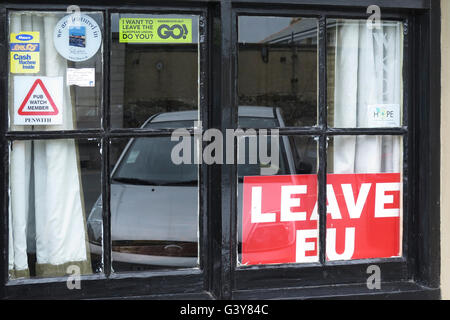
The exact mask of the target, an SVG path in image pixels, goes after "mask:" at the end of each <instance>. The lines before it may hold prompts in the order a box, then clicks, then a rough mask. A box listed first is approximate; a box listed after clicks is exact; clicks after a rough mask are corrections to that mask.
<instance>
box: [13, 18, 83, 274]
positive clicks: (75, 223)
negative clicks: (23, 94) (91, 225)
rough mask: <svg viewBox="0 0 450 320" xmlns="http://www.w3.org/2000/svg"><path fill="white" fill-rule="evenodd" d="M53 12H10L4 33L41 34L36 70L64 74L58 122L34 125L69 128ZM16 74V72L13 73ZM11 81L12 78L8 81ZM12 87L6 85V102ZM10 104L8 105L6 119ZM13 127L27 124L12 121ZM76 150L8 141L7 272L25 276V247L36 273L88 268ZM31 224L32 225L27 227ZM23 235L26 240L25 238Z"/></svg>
mask: <svg viewBox="0 0 450 320" xmlns="http://www.w3.org/2000/svg"><path fill="white" fill-rule="evenodd" d="M58 20H59V18H58V17H56V16H55V15H54V14H51V13H45V14H38V13H33V14H31V13H30V14H12V15H11V20H10V32H11V33H18V32H26V31H38V32H39V33H40V39H41V51H40V63H41V65H40V73H39V74H35V75H39V76H47V77H56V76H63V77H64V86H63V87H64V95H63V96H64V98H63V106H62V108H61V109H63V110H62V111H63V119H64V123H63V125H58V126H48V127H45V126H39V127H35V128H34V129H35V130H71V129H74V116H73V113H74V110H73V106H72V101H71V94H70V88H69V87H68V86H67V85H66V81H65V80H66V79H65V77H66V67H67V61H66V60H65V59H64V58H62V57H61V56H60V55H59V54H58V53H57V52H56V50H55V48H54V45H53V30H54V28H55V25H56V23H57V22H58ZM17 76H20V75H17ZM10 82H11V83H12V81H10ZM13 90H14V88H13V87H12V86H11V87H10V92H11V95H10V101H12V99H11V96H12V94H13ZM12 111H13V106H12V105H11V104H10V121H11V122H12V119H13V117H12V113H11V112H12ZM11 129H12V130H17V131H23V130H32V127H31V126H27V127H25V126H14V124H13V123H11ZM78 165H79V161H78V152H77V147H76V145H75V142H74V141H73V140H38V141H33V142H31V141H14V143H13V144H12V147H11V153H10V208H9V209H10V210H9V271H10V275H11V276H12V277H26V276H29V265H28V259H27V252H35V253H36V266H35V269H36V275H37V276H61V275H65V274H66V269H67V267H68V266H69V265H78V266H79V267H80V269H81V271H82V272H83V273H90V261H89V260H90V258H89V254H88V246H87V236H86V223H85V214H84V205H83V197H82V189H81V184H80V182H81V178H80V168H79V166H78ZM32 224H35V226H34V228H33V229H34V230H33V232H32V230H29V229H31V228H30V227H29V226H30V225H32ZM27 237H28V241H27Z"/></svg>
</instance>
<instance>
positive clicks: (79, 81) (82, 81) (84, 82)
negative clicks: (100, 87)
mask: <svg viewBox="0 0 450 320" xmlns="http://www.w3.org/2000/svg"><path fill="white" fill-rule="evenodd" d="M67 85H68V86H79V87H95V68H81V69H75V68H67Z"/></svg>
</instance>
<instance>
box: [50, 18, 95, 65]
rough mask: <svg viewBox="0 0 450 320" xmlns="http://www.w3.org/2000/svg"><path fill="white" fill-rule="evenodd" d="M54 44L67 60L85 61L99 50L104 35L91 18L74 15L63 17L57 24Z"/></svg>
mask: <svg viewBox="0 0 450 320" xmlns="http://www.w3.org/2000/svg"><path fill="white" fill-rule="evenodd" d="M53 42H54V44H55V48H56V50H57V51H58V53H59V54H60V55H61V56H63V57H64V58H66V59H67V60H70V61H75V62H77V61H85V60H88V59H90V58H92V57H93V56H94V55H95V54H96V53H97V51H98V50H99V48H100V45H101V43H102V33H101V30H100V27H99V26H98V24H97V22H96V21H95V20H94V19H92V18H91V17H89V16H87V15H84V14H82V15H80V14H78V15H77V14H72V15H68V16H65V17H63V18H62V19H61V20H59V22H58V23H57V24H56V26H55V30H54V33H53Z"/></svg>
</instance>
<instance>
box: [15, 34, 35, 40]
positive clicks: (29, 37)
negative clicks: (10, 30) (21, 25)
mask: <svg viewBox="0 0 450 320" xmlns="http://www.w3.org/2000/svg"><path fill="white" fill-rule="evenodd" d="M16 39H17V40H20V41H30V40H32V39H33V36H32V35H31V34H18V35H17V36H16Z"/></svg>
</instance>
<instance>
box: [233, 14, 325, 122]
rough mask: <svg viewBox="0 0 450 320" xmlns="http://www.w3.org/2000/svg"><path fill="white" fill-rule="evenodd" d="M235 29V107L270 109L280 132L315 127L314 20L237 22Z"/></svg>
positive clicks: (246, 19) (242, 18)
mask: <svg viewBox="0 0 450 320" xmlns="http://www.w3.org/2000/svg"><path fill="white" fill-rule="evenodd" d="M238 28H239V44H238V45H239V48H238V50H239V51H238V95H239V100H238V101H239V106H264V107H270V108H275V109H276V110H277V111H278V112H280V113H281V119H282V121H280V123H279V126H280V127H285V126H286V127H300V126H315V125H316V124H317V31H318V28H317V19H308V18H300V17H249V16H240V17H239V20H238ZM239 126H240V127H244V126H243V125H242V124H241V123H240V124H239Z"/></svg>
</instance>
